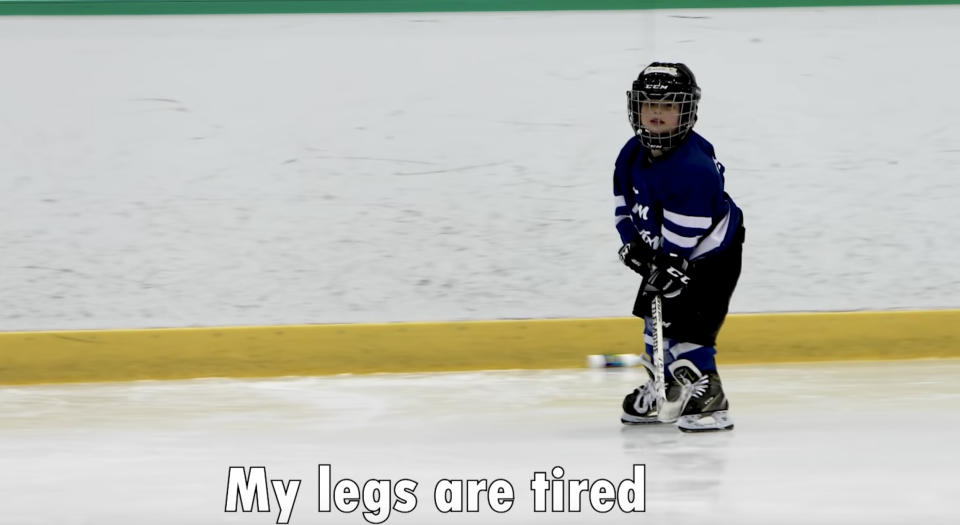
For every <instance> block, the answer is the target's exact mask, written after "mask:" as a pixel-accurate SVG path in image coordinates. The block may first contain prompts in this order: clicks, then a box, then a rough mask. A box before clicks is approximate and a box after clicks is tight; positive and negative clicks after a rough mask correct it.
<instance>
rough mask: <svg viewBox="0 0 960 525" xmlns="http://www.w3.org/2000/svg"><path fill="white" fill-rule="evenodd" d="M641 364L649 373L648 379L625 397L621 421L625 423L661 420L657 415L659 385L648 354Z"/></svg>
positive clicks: (638, 423) (647, 422) (643, 423)
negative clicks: (655, 379)
mask: <svg viewBox="0 0 960 525" xmlns="http://www.w3.org/2000/svg"><path fill="white" fill-rule="evenodd" d="M640 364H641V365H643V369H644V371H646V373H647V381H646V382H645V383H643V384H642V385H640V386H638V387H637V388H635V389H634V390H633V392H631V393H629V394H627V397H625V398H623V414H621V415H620V422H621V423H623V424H625V425H646V424H651V423H660V422H661V421H660V420H659V419H658V417H657V385H656V382H655V381H654V380H653V365H651V364H650V362H649V361H648V360H647V358H646V356H643V358H642V359H641V360H640Z"/></svg>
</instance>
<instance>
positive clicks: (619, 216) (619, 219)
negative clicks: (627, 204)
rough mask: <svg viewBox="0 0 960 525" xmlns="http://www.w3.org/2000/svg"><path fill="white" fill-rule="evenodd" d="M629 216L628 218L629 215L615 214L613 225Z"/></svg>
mask: <svg viewBox="0 0 960 525" xmlns="http://www.w3.org/2000/svg"><path fill="white" fill-rule="evenodd" d="M629 218H630V216H629V215H617V220H615V221H613V225H614V226H616V225H618V224H620V221H625V220H627V219H629Z"/></svg>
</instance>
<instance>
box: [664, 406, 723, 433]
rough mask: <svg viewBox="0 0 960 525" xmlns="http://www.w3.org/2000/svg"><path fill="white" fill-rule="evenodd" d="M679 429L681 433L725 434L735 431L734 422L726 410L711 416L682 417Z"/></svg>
mask: <svg viewBox="0 0 960 525" xmlns="http://www.w3.org/2000/svg"><path fill="white" fill-rule="evenodd" d="M677 428H679V429H680V431H681V432H688V433H695V432H723V431H727V430H733V420H732V419H730V416H729V415H728V414H727V411H726V410H718V411H716V412H711V413H709V414H700V415H693V416H682V417H680V419H679V420H677Z"/></svg>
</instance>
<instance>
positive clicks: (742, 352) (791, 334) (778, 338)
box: [0, 310, 960, 384]
mask: <svg viewBox="0 0 960 525" xmlns="http://www.w3.org/2000/svg"><path fill="white" fill-rule="evenodd" d="M642 330H643V323H642V321H641V320H639V319H636V318H613V319H546V320H519V321H468V322H442V323H389V324H331V325H302V326H263V327H223V328H164V329H143V330H83V331H50V332H0V384H31V383H60V382H86V381H125V380H137V379H184V378H195V377H274V376H287V375H324V374H339V373H370V372H427V371H454V370H483V369H515V368H526V369H531V368H577V367H583V366H585V360H586V356H587V355H589V354H602V353H640V352H641V351H642V345H643V333H642ZM718 349H719V354H718V356H717V358H718V361H719V362H720V364H721V365H723V364H746V363H773V362H791V361H829V360H852V359H870V360H876V359H916V358H943V357H960V310H937V311H924V312H851V313H809V314H741V315H731V316H730V317H729V318H728V320H727V324H726V325H725V326H724V328H723V330H722V332H721V336H720V341H719V345H718Z"/></svg>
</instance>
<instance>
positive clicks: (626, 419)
mask: <svg viewBox="0 0 960 525" xmlns="http://www.w3.org/2000/svg"><path fill="white" fill-rule="evenodd" d="M620 422H621V423H623V424H624V425H658V424H660V423H662V421H660V420H659V419H657V417H656V416H654V417H640V416H631V415H630V414H627V413H624V414H623V415H621V416H620Z"/></svg>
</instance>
